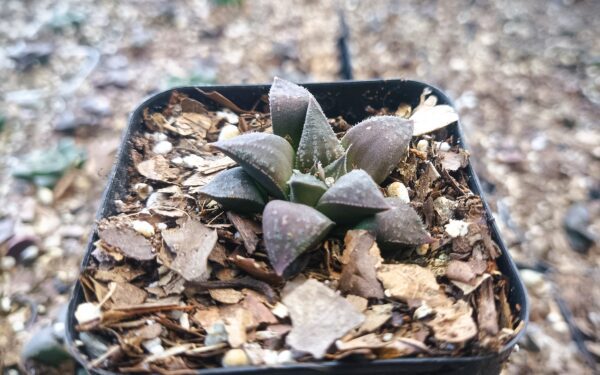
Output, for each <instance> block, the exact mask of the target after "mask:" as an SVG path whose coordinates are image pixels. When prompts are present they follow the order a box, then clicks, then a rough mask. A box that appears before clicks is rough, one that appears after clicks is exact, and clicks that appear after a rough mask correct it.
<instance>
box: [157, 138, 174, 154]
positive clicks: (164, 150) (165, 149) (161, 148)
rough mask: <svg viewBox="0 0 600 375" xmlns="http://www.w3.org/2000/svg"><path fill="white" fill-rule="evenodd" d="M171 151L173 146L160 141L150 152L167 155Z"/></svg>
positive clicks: (167, 142)
mask: <svg viewBox="0 0 600 375" xmlns="http://www.w3.org/2000/svg"><path fill="white" fill-rule="evenodd" d="M172 149H173V145H172V144H171V142H169V141H160V142H158V143H157V144H155V145H154V148H152V152H154V153H155V154H159V155H164V154H168V153H169V152H171V150H172Z"/></svg>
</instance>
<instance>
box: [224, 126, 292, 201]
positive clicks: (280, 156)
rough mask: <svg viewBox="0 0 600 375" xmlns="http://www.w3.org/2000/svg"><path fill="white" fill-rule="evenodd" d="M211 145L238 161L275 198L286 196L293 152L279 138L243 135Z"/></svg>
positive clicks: (253, 134) (260, 134) (263, 134)
mask: <svg viewBox="0 0 600 375" xmlns="http://www.w3.org/2000/svg"><path fill="white" fill-rule="evenodd" d="M213 146H214V147H215V148H216V149H218V150H220V151H222V152H223V153H224V154H226V155H227V156H229V157H231V158H232V159H233V160H235V161H236V162H238V163H239V164H240V166H241V167H242V168H244V170H245V171H246V172H247V173H248V174H249V175H250V176H251V177H252V178H253V179H255V180H256V181H257V182H258V183H259V184H261V185H262V186H263V187H264V188H265V189H266V190H267V192H268V193H269V194H270V195H272V196H274V197H275V198H279V199H284V198H286V197H287V189H288V186H287V181H288V180H289V178H290V176H291V175H292V165H293V162H294V150H293V149H292V146H290V144H289V143H288V142H287V141H286V140H285V139H283V138H281V137H279V136H276V135H273V134H267V133H250V134H243V135H240V136H238V137H235V138H231V139H228V140H226V141H219V142H216V143H213Z"/></svg>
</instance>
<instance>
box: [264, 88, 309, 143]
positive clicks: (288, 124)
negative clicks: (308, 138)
mask: <svg viewBox="0 0 600 375" xmlns="http://www.w3.org/2000/svg"><path fill="white" fill-rule="evenodd" d="M310 96H311V95H310V93H309V92H308V91H307V90H306V89H305V88H304V87H301V86H298V85H296V84H294V83H292V82H289V81H286V80H284V79H281V78H278V77H275V79H274V80H273V84H272V85H271V90H270V91H269V106H270V109H271V120H272V122H273V133H275V134H277V135H278V136H280V137H282V138H285V139H287V140H288V141H289V142H290V143H291V144H292V146H293V147H294V149H296V148H297V147H298V144H299V143H300V137H301V136H302V128H303V126H304V120H305V118H306V109H307V107H308V98H309V97H310Z"/></svg>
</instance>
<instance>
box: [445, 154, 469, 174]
mask: <svg viewBox="0 0 600 375" xmlns="http://www.w3.org/2000/svg"><path fill="white" fill-rule="evenodd" d="M438 155H439V157H440V163H441V164H442V167H443V168H444V169H447V170H449V171H457V170H459V169H460V168H464V167H466V166H467V165H469V153H468V152H467V151H465V150H463V149H460V150H458V151H456V152H455V151H439V152H438Z"/></svg>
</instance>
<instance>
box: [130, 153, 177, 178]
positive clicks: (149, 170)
mask: <svg viewBox="0 0 600 375" xmlns="http://www.w3.org/2000/svg"><path fill="white" fill-rule="evenodd" d="M136 169H137V171H138V172H139V173H140V174H141V175H142V176H144V177H146V178H147V179H149V180H155V181H162V182H169V181H172V180H174V179H176V178H177V169H175V168H170V166H169V161H168V160H167V159H165V157H164V156H162V155H157V156H154V157H153V158H151V159H147V160H144V161H142V162H140V163H139V164H138V165H136Z"/></svg>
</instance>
